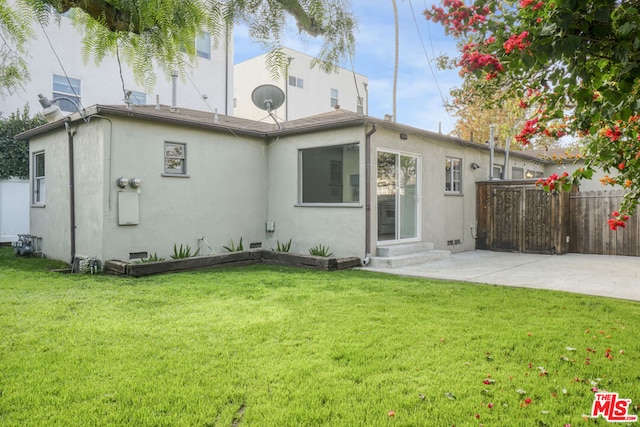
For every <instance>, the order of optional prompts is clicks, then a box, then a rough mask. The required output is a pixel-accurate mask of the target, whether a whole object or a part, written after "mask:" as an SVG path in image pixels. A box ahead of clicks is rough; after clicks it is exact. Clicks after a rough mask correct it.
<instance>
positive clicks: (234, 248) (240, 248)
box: [223, 237, 244, 252]
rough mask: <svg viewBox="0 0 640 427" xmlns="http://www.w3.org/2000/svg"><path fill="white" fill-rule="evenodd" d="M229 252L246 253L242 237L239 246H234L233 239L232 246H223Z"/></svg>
mask: <svg viewBox="0 0 640 427" xmlns="http://www.w3.org/2000/svg"><path fill="white" fill-rule="evenodd" d="M223 248H224V249H226V250H227V251H229V252H242V251H244V247H243V246H242V237H240V241H239V242H238V246H235V245H234V244H233V239H231V246H223Z"/></svg>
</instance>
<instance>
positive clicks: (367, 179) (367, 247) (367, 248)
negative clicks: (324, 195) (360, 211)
mask: <svg viewBox="0 0 640 427" xmlns="http://www.w3.org/2000/svg"><path fill="white" fill-rule="evenodd" d="M377 130H378V126H377V125H376V124H375V123H374V124H373V125H372V127H371V130H370V131H369V132H367V133H366V134H365V142H364V150H365V169H364V170H365V172H364V188H365V192H364V194H365V210H366V212H365V242H364V253H365V255H364V259H363V260H362V264H363V265H368V264H369V262H370V261H371V135H373V134H374V133H375V132H376V131H377Z"/></svg>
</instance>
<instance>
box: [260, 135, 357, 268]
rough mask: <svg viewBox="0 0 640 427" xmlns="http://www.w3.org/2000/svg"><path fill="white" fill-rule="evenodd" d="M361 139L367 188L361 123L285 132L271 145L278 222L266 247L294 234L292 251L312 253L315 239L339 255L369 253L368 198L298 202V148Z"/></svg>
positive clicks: (273, 212)
mask: <svg viewBox="0 0 640 427" xmlns="http://www.w3.org/2000/svg"><path fill="white" fill-rule="evenodd" d="M354 143H358V144H359V145H360V149H359V164H360V188H361V189H362V188H364V185H365V182H364V179H365V178H364V169H365V163H364V157H365V156H364V154H365V151H364V133H363V128H362V127H351V128H346V129H338V130H333V131H326V132H315V133H312V134H305V135H296V136H290V137H284V138H280V139H279V140H278V141H277V142H275V143H273V142H272V143H271V145H270V146H269V220H271V221H274V222H275V232H274V233H270V236H269V239H268V240H267V241H266V244H265V247H266V248H275V247H276V246H277V241H278V240H279V241H280V243H287V242H288V241H289V239H292V245H291V252H292V253H294V252H295V253H302V254H308V253H309V249H310V248H311V247H314V246H316V245H320V244H321V245H323V246H329V249H330V251H331V252H333V255H334V256H336V257H347V256H359V257H364V250H365V208H364V206H365V201H364V192H363V191H361V192H360V201H359V203H358V204H357V206H348V207H347V206H338V205H331V206H302V205H300V204H299V201H300V200H299V188H300V187H299V186H300V178H299V170H300V169H299V168H300V165H299V150H301V149H305V148H314V147H325V146H330V145H344V144H354Z"/></svg>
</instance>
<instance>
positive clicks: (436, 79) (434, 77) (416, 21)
mask: <svg viewBox="0 0 640 427" xmlns="http://www.w3.org/2000/svg"><path fill="white" fill-rule="evenodd" d="M409 7H410V8H411V14H412V15H413V22H414V23H415V25H416V31H417V32H418V37H419V38H420V44H421V45H422V51H423V52H424V56H425V58H426V59H427V65H429V70H430V71H431V75H432V76H433V80H434V82H435V84H436V88H437V89H438V93H439V94H440V100H441V101H442V106H443V107H445V105H446V104H447V102H446V100H445V98H444V94H443V93H442V89H441V88H440V83H439V82H438V77H437V76H436V73H435V71H434V69H433V66H432V65H431V60H430V59H429V54H428V53H427V48H426V46H425V45H424V41H423V40H422V33H421V32H420V26H419V25H418V19H417V18H416V13H415V11H414V10H413V3H412V2H411V0H409ZM429 39H430V40H431V45H432V46H433V40H432V39H431V33H429ZM445 111H446V112H447V117H449V120H452V119H453V118H452V117H451V114H450V113H449V111H448V110H447V109H446V107H445ZM449 124H450V125H451V126H452V128H453V130H454V132H456V133H457V131H456V128H455V126H453V123H449ZM458 136H459V135H458Z"/></svg>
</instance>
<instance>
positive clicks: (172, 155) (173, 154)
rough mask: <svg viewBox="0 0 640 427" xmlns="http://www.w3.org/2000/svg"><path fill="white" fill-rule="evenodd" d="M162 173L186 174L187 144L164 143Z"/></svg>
mask: <svg viewBox="0 0 640 427" xmlns="http://www.w3.org/2000/svg"><path fill="white" fill-rule="evenodd" d="M164 173H165V174H167V175H186V174H187V144H181V143H178V142H165V143H164Z"/></svg>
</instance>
